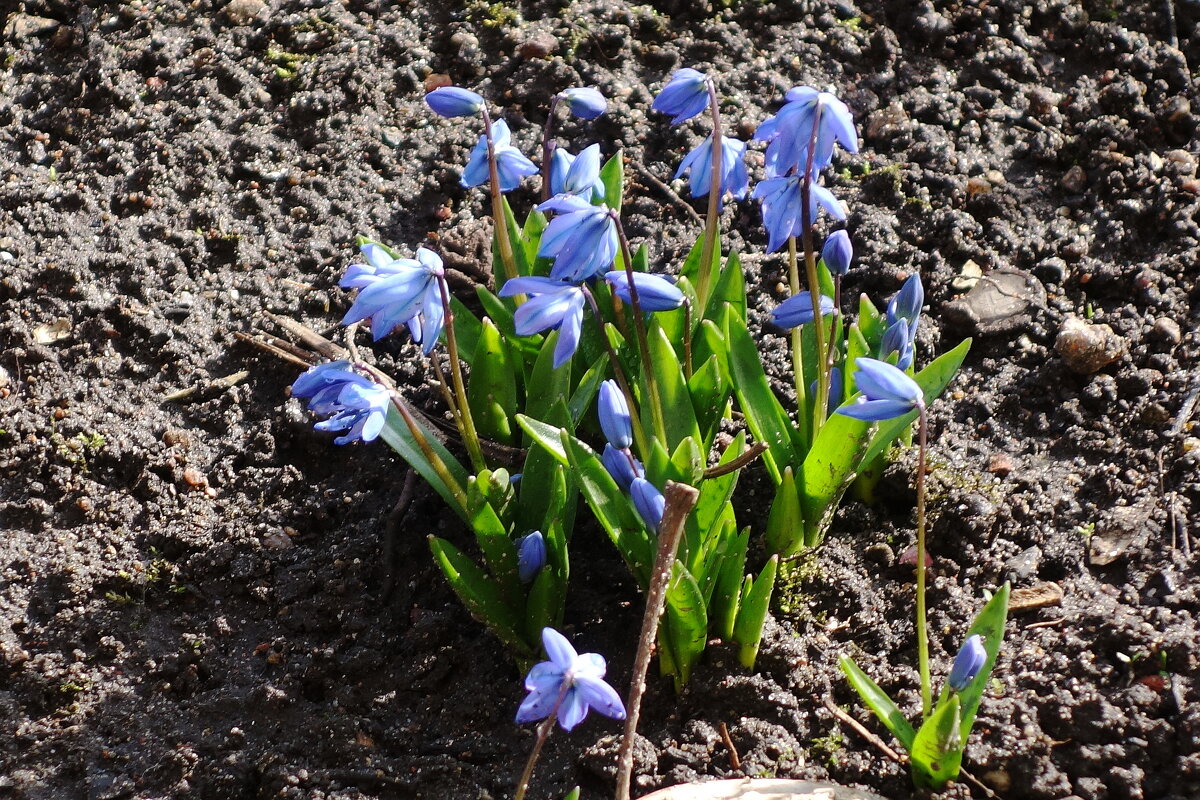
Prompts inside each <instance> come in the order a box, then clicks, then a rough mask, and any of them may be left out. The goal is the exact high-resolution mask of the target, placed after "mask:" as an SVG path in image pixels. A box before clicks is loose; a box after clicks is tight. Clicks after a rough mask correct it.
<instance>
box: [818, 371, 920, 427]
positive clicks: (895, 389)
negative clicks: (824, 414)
mask: <svg viewBox="0 0 1200 800" xmlns="http://www.w3.org/2000/svg"><path fill="white" fill-rule="evenodd" d="M854 365H855V367H857V370H856V371H855V373H854V383H855V385H856V386H857V387H858V390H859V391H860V392H862V396H861V397H859V398H858V400H857V401H856V402H853V403H847V404H845V405H843V406H841V407H840V408H838V410H837V413H838V414H845V415H846V416H847V417H854V418H855V419H861V420H866V421H868V422H879V421H881V420H885V419H894V418H896V417H901V416H904V415H905V414H907V413H909V412H910V411H913V410H915V409H918V408H923V407H924V406H925V394H924V392H922V391H921V387H920V386H918V385H917V382H916V381H914V380H913V379H912V378H910V377H909V376H908V375H906V374H905V373H904V372H902V371H901V370H899V369H897V368H896V367H893V366H892V365H891V364H888V363H887V362H884V361H876V360H875V359H873V358H856V359H854Z"/></svg>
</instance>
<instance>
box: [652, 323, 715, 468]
mask: <svg viewBox="0 0 1200 800" xmlns="http://www.w3.org/2000/svg"><path fill="white" fill-rule="evenodd" d="M646 338H647V339H648V340H649V341H648V342H647V344H648V345H649V351H650V362H651V363H650V365H649V367H650V368H651V369H653V370H654V376H655V378H656V379H657V381H658V393H659V399H660V400H662V410H663V416H664V418H665V420H664V421H665V423H666V428H667V443H666V446H667V447H668V448H670V447H673V446H674V443H676V442H681V441H683V440H684V439H686V438H688V437H694V438H695V439H696V440H697V441H700V439H701V438H702V437H701V436H700V428H699V426H698V425H697V424H696V412H695V409H694V408H692V398H691V395H690V394H689V393H688V385H687V381H685V380H684V378H683V370H682V368H681V367H680V364H679V359H678V358H676V356H675V348H673V347H672V346H671V343H670V342H669V341H667V337H666V335H665V334H664V333H663V330H662V328H661V327H660V326H659V325H657V324H651V326H650V329H649V330H648V331H647V332H646ZM645 366H647V365H643V367H645ZM643 383H644V384H645V377H644V376H643ZM642 396H643V398H649V396H650V395H649V391H648V390H647V391H646V392H645V393H644V394H643V395H642ZM641 408H642V409H644V411H643V414H642V419H643V424H648V422H649V420H650V419H651V416H650V410H649V408H647V403H646V401H645V400H642V403H641ZM685 480H686V479H685ZM688 482H690V481H688Z"/></svg>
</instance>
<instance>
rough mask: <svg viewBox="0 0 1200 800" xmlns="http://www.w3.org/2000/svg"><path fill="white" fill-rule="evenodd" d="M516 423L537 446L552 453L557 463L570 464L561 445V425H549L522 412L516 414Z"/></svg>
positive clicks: (565, 465) (566, 465)
mask: <svg viewBox="0 0 1200 800" xmlns="http://www.w3.org/2000/svg"><path fill="white" fill-rule="evenodd" d="M517 424H518V425H520V426H521V430H523V431H525V432H526V433H527V434H529V437H530V438H531V439H533V441H534V442H536V443H537V444H538V446H540V447H542V448H543V449H544V450H545V451H546V452H547V453H549V454H550V455H552V456H553V457H554V459H555V460H556V461H557V462H558V463H560V464H562V465H563V466H564V467H569V466H571V461H570V459H568V458H567V450H566V448H565V447H563V443H562V433H563V429H562V428H561V427H559V426H558V425H549V424H547V423H545V422H542V421H540V420H536V419H534V418H533V417H527V416H525V415H524V414H517Z"/></svg>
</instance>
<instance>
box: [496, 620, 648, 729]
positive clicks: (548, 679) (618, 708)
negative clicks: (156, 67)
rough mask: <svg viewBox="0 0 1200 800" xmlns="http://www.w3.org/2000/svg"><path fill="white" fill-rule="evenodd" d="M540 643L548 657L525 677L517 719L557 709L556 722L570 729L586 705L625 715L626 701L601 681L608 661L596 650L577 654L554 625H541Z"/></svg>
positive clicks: (538, 716)
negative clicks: (524, 695)
mask: <svg viewBox="0 0 1200 800" xmlns="http://www.w3.org/2000/svg"><path fill="white" fill-rule="evenodd" d="M542 645H543V646H544V647H545V648H546V655H548V656H550V660H549V661H542V662H540V663H538V664H535V665H534V666H533V669H531V670H529V675H527V676H526V677H525V691H527V692H529V696H528V697H526V698H525V701H524V702H523V703H521V707H520V708H519V709H517V723H518V724H521V723H525V722H534V721H536V720H539V719H545V718H546V717H548V716H550V715H551V714H554V713H557V715H558V724H559V726H561V727H562V729H563V730H565V731H569V730H571V729H572V728H574V727H575V726H576V725H578V724H579V723H580V722H583V718H584V717H586V716H587V713H588V710H589V709H592V708H594V709H596V711H598V712H600V713H601V714H603V715H604V716H606V717H612V718H613V719H625V705H624V704H623V703H622V702H621V698H620V696H619V695H617V692H616V690H615V689H613V688H612V687H611V686H609V685H608V684H607V683H605V682H604V673H605V672H606V671H607V664H605V663H604V657H603V656H601V655H599V654H597V653H584V654H583V655H579V654H578V653H576V652H575V648H574V647H571V643H570V642H568V641H567V640H566V637H564V636H563V635H562V634H561V633H559V632H558V631H556V630H554V629H553V628H543V629H542Z"/></svg>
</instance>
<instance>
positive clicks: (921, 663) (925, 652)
mask: <svg viewBox="0 0 1200 800" xmlns="http://www.w3.org/2000/svg"><path fill="white" fill-rule="evenodd" d="M917 408H918V409H919V410H920V414H919V416H918V417H917V426H918V433H917V440H918V451H917V669H918V671H919V672H920V673H921V718H922V719H925V718H927V717H928V716H929V714H930V712H931V711H932V710H933V690H932V688H931V684H930V679H929V630H928V625H927V623H926V619H925V446H926V437H927V435H928V434H927V431H928V428H929V418H928V415H927V414H926V412H925V404H924V403H922V404H921V405H919V406H918V407H917Z"/></svg>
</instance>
